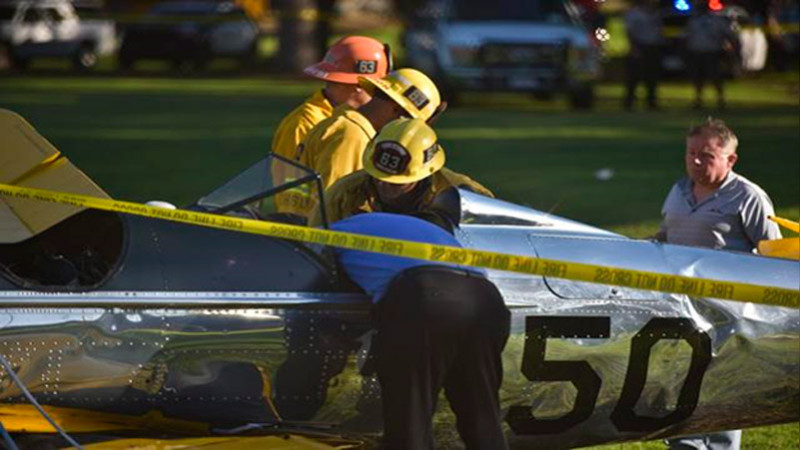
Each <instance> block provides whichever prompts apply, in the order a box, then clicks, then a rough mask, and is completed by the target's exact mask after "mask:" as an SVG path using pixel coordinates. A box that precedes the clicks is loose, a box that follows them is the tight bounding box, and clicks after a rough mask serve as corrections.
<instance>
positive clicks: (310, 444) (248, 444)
mask: <svg viewBox="0 0 800 450" xmlns="http://www.w3.org/2000/svg"><path fill="white" fill-rule="evenodd" d="M362 445H363V442H359V441H349V440H339V441H333V442H321V441H318V440H316V439H313V438H308V437H303V436H298V435H294V434H286V435H281V436H230V437H204V438H188V439H141V438H137V439H121V440H117V441H111V442H100V443H97V444H90V445H85V446H83V448H85V449H87V450H89V449H103V450H106V449H109V450H123V449H124V450H179V449H189V448H199V449H203V450H250V449H252V450H262V449H266V450H328V449H330V450H333V449H356V448H359V447H361V446H362Z"/></svg>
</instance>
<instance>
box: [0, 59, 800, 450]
mask: <svg viewBox="0 0 800 450" xmlns="http://www.w3.org/2000/svg"><path fill="white" fill-rule="evenodd" d="M51 74H52V75H49V76H48V75H45V76H37V77H11V76H4V77H2V78H0V107H3V108H8V109H11V110H13V111H16V112H18V113H20V114H21V115H22V116H24V117H25V118H27V119H28V120H29V121H30V122H32V123H33V125H34V126H35V127H36V128H37V129H38V130H39V131H40V132H41V133H42V134H43V135H44V136H46V137H47V138H48V139H49V140H51V142H53V144H54V145H55V146H56V147H57V148H59V149H60V150H61V151H62V152H63V153H65V154H66V155H67V156H68V157H69V158H70V159H71V160H72V161H74V162H75V163H76V164H77V165H78V167H80V168H82V169H83V170H84V171H85V172H86V173H87V174H89V176H91V177H92V178H93V179H94V180H95V181H96V182H97V183H98V184H100V185H101V186H102V187H103V188H105V189H106V190H107V191H108V192H109V193H110V194H111V195H112V196H114V197H117V198H120V199H127V200H133V201H146V200H151V199H161V200H167V201H171V202H173V203H176V204H186V203H189V202H191V201H193V200H195V199H197V198H198V197H199V196H201V195H203V194H204V193H206V192H208V191H210V190H211V189H212V188H214V187H215V186H217V185H218V184H220V183H221V182H222V181H223V180H225V179H226V178H228V177H229V176H231V175H232V174H234V173H236V172H237V171H238V170H240V169H242V168H244V167H245V166H247V165H248V164H249V163H251V162H253V161H255V160H256V159H258V158H260V157H261V156H262V155H264V154H265V153H266V152H267V151H269V143H270V138H271V135H272V132H273V129H274V127H275V126H276V125H277V123H278V121H279V120H280V118H281V117H282V115H283V114H285V113H286V112H288V111H289V110H290V109H291V108H293V107H294V106H295V105H297V104H298V103H299V102H300V101H301V100H302V99H303V98H304V97H305V96H306V95H308V94H309V93H310V92H311V90H312V89H314V87H315V86H316V85H315V84H313V83H307V82H297V81H291V80H276V79H269V78H216V79H215V78H189V79H178V78H120V77H114V76H109V77H104V76H91V77H81V78H73V77H66V76H63V75H62V74H61V73H59V72H58V71H53V72H51ZM799 78H800V77H799V76H798V74H797V73H796V72H795V73H792V74H788V75H768V76H762V77H760V78H757V79H746V80H740V81H736V82H733V83H730V85H729V106H730V107H729V109H728V110H726V111H724V112H722V113H718V112H716V111H705V112H698V111H692V110H690V109H688V108H689V104H690V102H691V91H690V89H689V88H688V87H687V85H685V84H681V83H671V84H667V85H664V86H663V87H662V89H661V94H662V99H663V101H662V104H663V106H664V110H663V111H660V112H649V111H637V112H624V111H622V110H621V108H620V98H621V95H622V87H621V86H619V85H615V84H607V85H601V86H600V87H599V89H598V95H599V101H598V107H597V108H596V109H595V110H594V111H591V112H589V111H585V112H584V111H581V112H574V111H570V110H569V109H568V107H567V104H566V101H564V100H557V101H554V102H552V103H541V102H536V101H534V100H533V99H532V98H530V97H528V96H525V95H508V94H503V95H486V94H467V95H465V99H464V104H463V106H461V107H459V108H452V109H451V110H450V111H448V112H447V113H446V114H445V115H444V117H443V118H442V120H441V121H440V123H439V124H438V126H437V131H438V133H439V135H440V138H441V141H442V143H443V145H444V147H445V149H446V151H447V159H448V163H447V164H448V166H449V167H451V168H452V169H455V170H458V171H460V172H464V173H467V174H469V175H470V176H472V177H473V178H475V179H477V180H479V181H480V182H482V183H483V184H485V185H486V186H488V187H490V188H491V189H493V190H494V191H495V193H496V194H497V195H498V197H500V198H503V199H506V200H509V201H512V202H515V203H519V204H523V205H528V206H531V207H534V208H537V209H540V210H545V211H552V212H554V213H556V214H559V215H563V216H566V217H569V218H572V219H576V220H579V221H582V222H587V223H590V224H593V225H598V226H602V227H608V228H611V229H613V230H616V231H618V232H621V233H623V234H627V235H630V236H636V237H639V236H647V235H649V234H651V233H653V232H654V231H655V229H656V228H657V226H658V220H659V211H660V207H661V202H662V201H663V198H664V196H665V195H666V193H667V191H668V190H669V188H670V185H671V184H672V183H673V182H674V181H675V179H677V178H678V177H680V176H681V175H682V173H683V162H682V161H683V158H682V154H683V141H684V138H683V136H684V133H685V132H686V130H687V128H688V127H689V126H690V125H691V124H692V123H696V122H698V121H701V120H703V119H704V118H705V117H706V116H707V115H710V114H714V115H717V116H719V117H722V118H724V119H725V120H726V121H728V122H729V124H730V125H731V126H732V127H733V129H734V130H735V131H736V132H737V134H738V135H739V140H740V150H739V154H740V159H739V164H738V166H737V170H738V171H739V172H740V173H742V174H743V175H745V176H746V177H748V178H750V179H752V180H753V181H755V182H756V183H758V184H760V185H761V186H762V187H763V188H764V189H765V190H766V191H767V192H768V193H769V194H770V195H771V197H772V199H773V201H774V203H775V205H776V207H777V209H778V213H779V214H780V215H783V216H786V217H789V218H791V219H794V220H797V219H798V217H800V201H799V200H800V195H798V194H799V193H800V176H798V175H800V173H799V170H800V169H799V168H800V158H799V157H798V156H799V155H800V109H799V107H800V100H799V98H798V97H799V96H800V94H799V93H798V84H800V83H799V82H798V81H799ZM709 94H710V92H709ZM708 103H709V104H713V103H714V102H713V101H709V102H708ZM603 169H607V170H606V171H607V172H608V171H611V172H609V173H613V176H612V177H611V178H610V179H608V180H605V181H602V180H599V179H597V177H596V176H595V173H596V172H597V171H598V170H603ZM744 436H745V437H744V439H745V442H744V445H743V448H745V449H761V448H765V449H766V448H775V449H778V448H799V447H800V428H799V427H798V424H797V423H795V424H789V425H783V426H777V427H766V428H760V429H755V430H748V431H747V432H745V435H744ZM603 448H624V449H636V448H654V449H656V448H659V449H660V448H663V445H662V444H661V443H660V442H653V443H643V444H625V445H622V446H620V445H614V446H606V447H603Z"/></svg>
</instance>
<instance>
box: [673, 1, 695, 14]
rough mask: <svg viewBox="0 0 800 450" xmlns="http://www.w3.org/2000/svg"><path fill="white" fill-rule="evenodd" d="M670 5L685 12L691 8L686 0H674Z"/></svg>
mask: <svg viewBox="0 0 800 450" xmlns="http://www.w3.org/2000/svg"><path fill="white" fill-rule="evenodd" d="M672 7H673V8H675V9H677V10H678V11H682V12H686V11H689V10H690V9H692V5H691V4H690V3H689V2H687V1H686V0H675V1H674V2H672Z"/></svg>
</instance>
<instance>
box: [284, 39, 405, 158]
mask: <svg viewBox="0 0 800 450" xmlns="http://www.w3.org/2000/svg"><path fill="white" fill-rule="evenodd" d="M390 66H391V53H390V51H389V49H388V47H387V46H386V45H384V44H382V43H380V42H379V41H377V40H375V39H372V38H369V37H364V36H347V37H344V38H342V39H340V40H339V41H338V42H336V43H335V44H333V45H332V46H331V48H330V49H328V52H327V53H326V54H325V57H324V58H323V60H322V61H320V62H318V63H316V64H314V65H312V66H309V67H306V69H305V70H304V71H303V73H305V74H306V75H308V76H311V77H314V78H316V79H319V80H322V81H324V82H325V86H324V87H323V88H322V89H320V90H318V91H316V92H314V94H312V95H311V97H309V98H307V99H306V101H305V102H303V104H302V105H300V106H298V107H297V108H295V109H294V110H292V112H290V113H289V114H288V115H287V116H286V117H284V118H283V120H281V123H280V125H278V129H277V131H276V132H275V135H274V136H273V138H272V151H273V152H274V153H277V154H279V155H281V156H284V157H286V158H290V159H291V158H294V156H295V152H296V151H297V146H298V145H300V143H301V142H303V139H304V138H305V137H306V135H307V134H308V132H309V131H310V130H311V129H312V128H314V125H316V124H318V123H319V122H321V121H322V120H323V119H326V118H328V117H330V116H331V115H333V110H334V108H337V107H340V106H342V105H344V107H348V108H358V107H359V106H361V105H363V104H364V103H367V102H368V101H369V100H370V98H371V96H370V95H369V93H368V92H367V90H365V89H364V88H363V87H361V86H359V85H358V78H359V77H366V78H382V77H384V76H386V73H387V72H388V71H389V70H390Z"/></svg>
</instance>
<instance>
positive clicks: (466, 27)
mask: <svg viewBox="0 0 800 450" xmlns="http://www.w3.org/2000/svg"><path fill="white" fill-rule="evenodd" d="M423 5H424V6H423V7H421V8H420V9H419V10H418V11H416V12H415V15H416V17H414V18H413V19H412V20H410V21H409V24H408V26H407V28H406V31H405V35H404V43H405V46H406V56H407V58H408V60H409V64H410V65H411V66H413V67H416V68H418V69H420V70H422V71H423V72H426V73H428V74H431V75H433V76H434V78H435V79H436V81H437V84H438V86H439V87H440V89H441V90H443V91H444V92H445V97H447V98H448V100H450V101H452V100H453V99H454V98H455V97H456V96H457V95H458V93H459V92H461V91H476V90H480V91H515V92H530V93H532V94H534V95H536V96H537V97H542V98H548V97H550V96H552V95H554V94H558V93H564V94H566V95H567V96H568V98H569V100H570V102H571V104H572V105H573V106H574V107H576V108H588V107H591V106H592V103H593V100H594V83H595V81H596V80H597V79H598V78H599V77H600V69H601V67H600V52H599V50H600V49H599V47H598V45H597V43H596V42H595V41H594V38H593V36H592V34H591V33H590V31H589V29H588V27H587V25H585V24H583V23H582V22H581V18H580V16H579V14H578V12H579V10H578V9H577V8H576V6H575V4H574V3H573V2H572V1H570V0H537V1H534V0H491V1H485V0H427V1H426V2H423Z"/></svg>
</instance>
